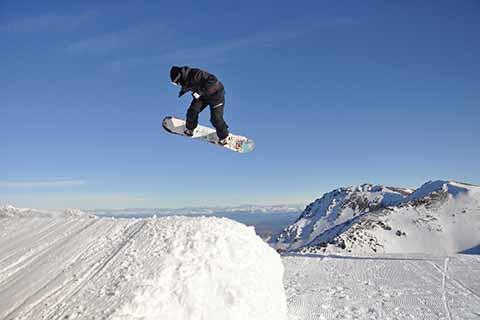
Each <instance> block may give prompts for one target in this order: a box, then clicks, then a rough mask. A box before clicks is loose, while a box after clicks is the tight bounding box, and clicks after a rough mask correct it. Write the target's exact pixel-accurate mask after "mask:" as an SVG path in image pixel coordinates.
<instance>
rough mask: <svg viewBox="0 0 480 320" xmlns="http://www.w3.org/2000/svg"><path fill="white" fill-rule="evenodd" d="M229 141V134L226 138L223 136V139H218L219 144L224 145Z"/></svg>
mask: <svg viewBox="0 0 480 320" xmlns="http://www.w3.org/2000/svg"><path fill="white" fill-rule="evenodd" d="M229 142H230V136H227V137H226V138H223V139H221V140H218V144H219V145H222V146H224V145H226V144H227V143H229Z"/></svg>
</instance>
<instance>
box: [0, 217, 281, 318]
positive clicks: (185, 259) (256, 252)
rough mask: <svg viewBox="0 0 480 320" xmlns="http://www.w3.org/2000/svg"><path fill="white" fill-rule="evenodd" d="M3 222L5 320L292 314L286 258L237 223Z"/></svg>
mask: <svg viewBox="0 0 480 320" xmlns="http://www.w3.org/2000/svg"><path fill="white" fill-rule="evenodd" d="M0 220H1V223H0V319H16V320H20V319H52V320H53V319H116V320H127V319H128V320H136V319H143V320H148V319H169V320H177V319H178V320H180V319H182V320H183V319H192V320H193V319H195V320H197V319H198V320H202V319H208V320H216V319H222V320H228V319H232V320H237V319H238V320H240V319H242V320H244V319H252V320H253V319H258V320H263V319H265V320H266V319H269V320H271V319H276V320H283V319H286V317H287V316H286V315H287V305H286V296H285V291H284V287H283V273H284V268H283V265H282V262H281V259H280V256H279V255H278V254H277V253H276V252H275V250H273V249H272V248H270V247H269V246H268V245H267V244H265V243H264V242H263V241H262V239H260V238H259V237H258V236H257V235H256V234H255V232H254V230H253V228H251V227H247V226H245V225H243V224H240V223H237V222H234V221H232V220H229V219H226V218H212V217H208V218H207V217H203V218H187V217H170V218H161V219H78V218H65V219H45V218H43V219H39V218H28V219H26V218H17V219H14V218H6V219H5V218H4V219H0Z"/></svg>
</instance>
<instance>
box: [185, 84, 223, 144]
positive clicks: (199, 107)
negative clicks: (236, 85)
mask: <svg viewBox="0 0 480 320" xmlns="http://www.w3.org/2000/svg"><path fill="white" fill-rule="evenodd" d="M207 106H210V122H211V123H212V125H213V126H214V127H215V130H217V136H218V138H219V139H220V140H221V139H225V138H226V137H228V125H227V124H226V123H225V120H223V110H224V107H225V92H224V90H221V91H219V92H217V93H215V94H214V95H213V96H211V97H200V99H193V101H192V103H191V104H190V108H188V111H187V125H186V126H187V128H188V129H190V130H194V129H195V128H196V127H197V125H198V115H199V113H200V112H202V111H203V110H204V109H205V108H206V107H207Z"/></svg>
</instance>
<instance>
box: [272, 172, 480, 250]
mask: <svg viewBox="0 0 480 320" xmlns="http://www.w3.org/2000/svg"><path fill="white" fill-rule="evenodd" d="M479 244H480V187H478V186H473V185H469V184H465V183H459V182H453V181H431V182H427V183H425V184H424V185H423V186H421V187H420V188H418V189H417V190H409V189H403V188H393V187H384V186H374V185H370V184H365V185H362V186H358V187H349V188H341V189H337V190H334V191H332V192H330V193H327V194H325V195H324V196H323V197H322V198H320V199H318V200H316V201H315V202H313V203H312V204H310V205H309V206H307V208H306V209H305V211H304V212H303V213H302V215H301V216H300V217H299V219H297V221H296V222H295V223H294V224H292V225H290V226H288V227H287V228H285V229H284V231H283V232H282V233H280V234H279V235H278V236H277V238H276V240H275V241H274V243H273V245H274V246H275V247H276V248H277V249H278V250H282V251H300V252H306V253H318V252H320V253H325V252H327V253H328V252H330V253H345V252H348V253H375V252H377V253H431V254H437V255H445V254H452V253H455V252H462V251H465V250H468V249H470V248H474V247H476V246H478V245H479Z"/></svg>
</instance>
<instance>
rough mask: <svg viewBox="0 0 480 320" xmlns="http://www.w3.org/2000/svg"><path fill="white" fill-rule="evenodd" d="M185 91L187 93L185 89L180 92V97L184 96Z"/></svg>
mask: <svg viewBox="0 0 480 320" xmlns="http://www.w3.org/2000/svg"><path fill="white" fill-rule="evenodd" d="M185 93H187V91H185V90H183V89H182V90H180V92H179V93H178V97H179V98H180V97H181V96H183V95H184V94H185Z"/></svg>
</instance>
